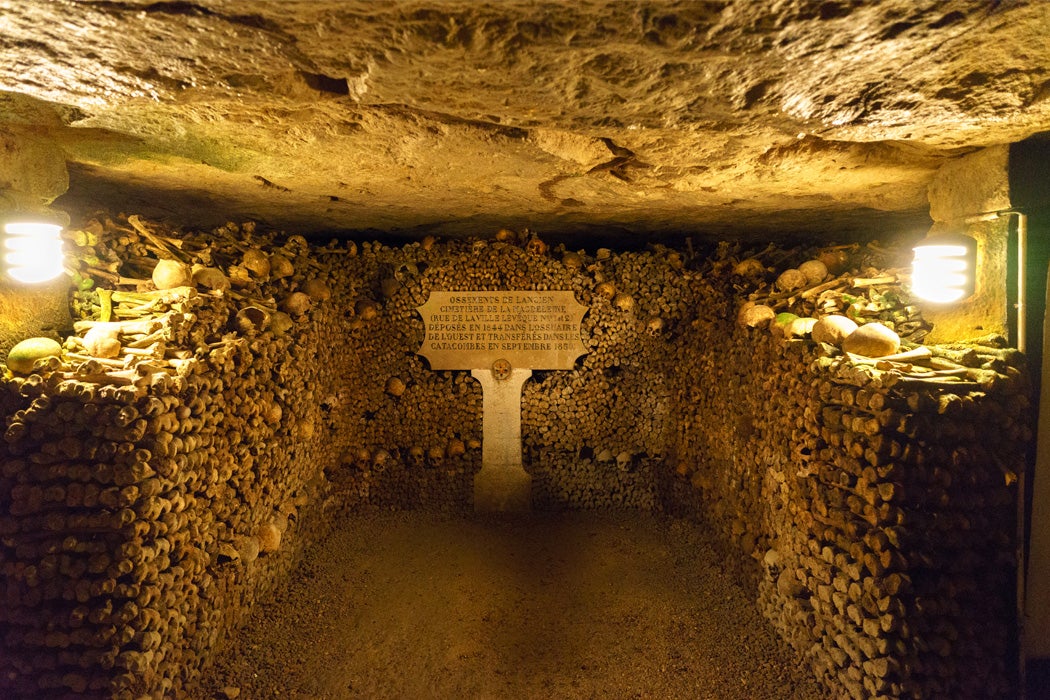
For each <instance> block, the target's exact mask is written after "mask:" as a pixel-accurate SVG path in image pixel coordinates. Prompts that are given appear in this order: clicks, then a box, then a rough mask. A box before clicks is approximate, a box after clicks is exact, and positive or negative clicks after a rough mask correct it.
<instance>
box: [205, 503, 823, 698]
mask: <svg viewBox="0 0 1050 700" xmlns="http://www.w3.org/2000/svg"><path fill="white" fill-rule="evenodd" d="M224 688H225V689H226V690H225V691H224ZM238 694H239V697H240V698H242V699H251V700H254V699H255V698H269V697H277V698H289V699H300V700H302V699H305V698H369V699H381V698H397V699H399V700H401V699H416V698H419V699H423V698H660V699H664V698H691V699H692V698H697V699H699V698H718V699H719V700H732V699H734V698H740V699H741V700H745V699H746V700H758V699H761V698H776V699H778V700H779V699H782V698H790V699H791V700H796V699H799V700H804V699H807V698H824V697H826V694H825V693H824V692H823V691H822V690H821V689H820V687H819V686H818V685H817V684H816V682H815V681H813V680H812V679H811V678H809V676H808V675H807V672H806V670H805V669H804V668H803V666H802V665H801V664H800V663H799V662H798V660H797V659H795V658H793V657H792V655H791V653H790V652H789V651H788V650H787V649H786V647H785V646H783V645H782V644H781V643H780V642H779V641H778V640H777V638H776V635H775V633H774V632H773V631H772V629H771V628H770V627H769V625H768V624H767V623H766V622H765V620H764V619H763V618H762V617H761V616H760V615H759V613H758V612H757V611H756V609H755V605H754V602H753V595H748V594H747V593H745V592H744V591H743V590H742V589H741V588H739V587H738V586H737V585H736V584H735V583H734V582H733V581H732V580H731V579H730V577H729V575H728V574H727V573H726V572H725V571H724V570H723V568H722V567H721V566H720V562H719V558H718V557H717V556H716V555H715V553H714V550H713V549H712V546H711V544H710V542H709V541H708V539H707V537H706V536H705V534H704V533H703V532H702V531H701V530H700V529H698V528H697V526H695V525H693V524H691V523H688V522H685V521H679V520H673V519H666V518H661V517H653V516H647V515H638V514H615V515H594V514H585V513H558V514H536V515H533V516H529V517H528V518H487V517H486V518H482V517H478V518H471V519H454V518H448V517H442V516H435V515H429V514H412V513H407V514H406V513H398V514H371V515H364V516H357V517H354V518H351V519H349V520H348V521H347V522H346V523H345V524H344V525H343V526H342V527H340V528H339V530H338V532H336V533H335V534H334V535H333V536H332V537H330V538H329V539H328V540H327V541H325V542H322V543H319V544H317V545H316V546H315V547H313V548H312V550H311V551H310V552H309V553H308V555H307V558H306V561H305V563H304V565H303V566H302V567H300V569H299V570H298V571H297V572H296V574H295V575H294V578H293V580H292V581H291V582H290V584H289V585H288V586H287V587H286V588H285V589H283V590H281V591H280V592H279V593H278V594H277V595H276V596H275V597H274V599H273V600H272V601H271V602H269V603H268V604H265V605H261V606H258V607H257V609H256V610H255V611H254V614H253V616H252V618H251V621H250V623H249V624H248V626H246V628H245V630H244V631H243V633H242V634H241V636H240V637H239V638H238V639H236V640H234V641H233V642H232V643H231V645H230V648H229V649H228V650H227V653H226V654H224V655H223V656H222V657H221V658H219V659H218V660H217V662H216V664H215V666H214V667H213V669H212V670H211V671H210V673H209V674H207V676H206V677H205V679H204V683H203V685H202V694H201V695H199V696H198V697H201V698H215V697H219V698H224V697H228V696H231V695H238Z"/></svg>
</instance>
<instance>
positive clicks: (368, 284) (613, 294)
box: [0, 216, 1028, 697]
mask: <svg viewBox="0 0 1050 700" xmlns="http://www.w3.org/2000/svg"><path fill="white" fill-rule="evenodd" d="M82 228H83V229H84V230H83V231H80V232H77V231H71V232H70V243H71V245H73V246H74V248H75V250H74V251H72V252H73V255H72V258H73V259H74V260H79V261H81V263H80V267H79V268H78V275H79V276H80V282H78V286H79V287H81V288H82V289H83V290H84V291H81V292H78V293H77V295H76V298H75V303H74V305H75V308H76V309H77V315H78V316H80V317H81V318H82V320H81V321H80V322H79V323H77V324H76V331H77V335H76V336H74V337H70V338H68V339H67V340H66V346H65V351H64V353H63V355H62V356H61V357H51V358H43V359H41V360H40V361H39V362H38V363H37V366H36V368H35V369H34V371H33V373H31V374H29V375H28V376H16V375H11V374H8V375H7V376H5V378H4V379H3V381H2V383H0V384H2V386H0V401H2V405H0V409H2V415H3V416H4V421H5V423H4V427H5V435H4V440H3V442H2V443H0V463H2V464H3V472H2V473H0V512H2V513H4V515H3V516H2V517H0V570H2V575H3V583H4V593H5V598H4V602H5V605H3V606H0V620H2V622H3V624H4V629H5V633H4V635H3V636H2V637H0V644H2V645H3V648H2V650H0V651H2V653H0V664H2V665H3V666H2V669H0V671H2V672H0V691H2V693H0V694H4V695H5V697H39V696H40V694H41V693H46V694H47V695H48V696H49V697H62V696H63V695H69V696H73V695H76V696H78V697H82V696H88V697H91V696H95V697H140V696H143V695H145V696H151V697H163V696H170V695H173V694H178V693H180V692H184V691H185V690H186V689H188V688H192V687H193V683H194V681H195V679H196V677H197V675H198V672H199V669H200V668H201V667H202V665H204V664H206V663H207V662H208V660H209V659H210V658H211V656H212V655H213V654H214V653H215V651H216V650H217V649H218V648H219V647H221V645H222V643H223V640H224V639H225V637H226V636H227V635H228V633H229V632H230V631H231V630H233V629H234V628H236V627H237V626H238V625H239V624H240V623H241V622H242V621H243V619H244V616H245V613H246V611H247V610H248V609H249V608H250V606H251V605H252V604H253V603H254V602H256V601H258V600H260V599H262V598H264V597H265V596H266V595H267V594H268V593H269V592H270V591H271V590H272V588H273V586H274V585H276V583H277V582H278V581H280V579H281V578H282V577H283V576H284V575H285V574H286V573H287V572H288V571H290V569H291V567H292V566H293V565H294V564H295V563H296V560H297V558H298V556H299V554H300V553H301V551H302V550H303V547H304V545H305V544H306V543H307V542H309V541H312V540H314V539H316V538H318V537H321V536H323V534H324V533H325V532H326V531H328V529H329V528H330V527H332V526H333V525H335V524H337V523H338V516H339V515H340V514H341V513H345V512H348V511H351V510H355V509H361V508H372V507H381V508H427V509H438V510H445V511H450V512H468V511H469V510H470V508H471V498H472V478H473V475H474V473H476V471H477V470H478V469H479V467H480V455H481V451H480V440H481V415H480V413H481V392H480V389H479V387H478V385H477V383H476V382H475V381H474V380H473V379H472V378H471V377H470V376H469V373H468V372H465V371H464V372H452V371H432V370H430V369H428V367H427V366H426V363H425V361H424V360H423V359H422V358H421V357H419V356H418V355H416V354H415V350H416V349H417V348H418V347H419V345H420V343H421V341H422V339H423V334H424V327H423V322H422V319H421V317H420V316H419V315H418V313H417V312H416V311H415V309H416V308H417V307H418V306H421V305H422V304H423V303H424V302H425V301H426V299H427V297H428V295H429V292H430V291H434V290H446V291H449V290H496V289H524V290H548V289H564V290H571V291H573V292H574V294H575V296H576V298H577V300H578V301H579V302H580V303H581V304H583V305H584V306H586V307H587V308H588V313H587V315H586V316H585V319H584V321H583V324H582V328H581V338H582V340H583V342H584V345H585V346H586V348H587V351H588V353H587V355H585V356H583V357H582V358H581V359H580V360H579V361H578V362H577V364H576V367H575V368H574V369H573V370H568V371H550V372H540V371H537V372H536V373H535V375H534V378H533V379H532V380H530V382H528V383H527V384H526V386H525V389H524V391H523V400H522V433H523V443H524V457H525V467H526V469H527V470H528V471H530V472H531V473H532V475H533V477H534V500H535V503H536V505H537V506H538V507H541V508H608V507H628V508H641V509H661V508H668V509H672V510H676V511H680V512H691V513H693V514H694V515H696V516H698V517H703V518H705V519H706V520H708V521H709V522H711V523H712V525H713V526H714V527H715V528H716V529H717V530H718V531H720V532H721V533H722V534H723V536H724V540H725V541H726V543H727V546H730V547H732V548H734V551H735V552H736V554H737V555H740V556H741V557H742V558H743V560H744V561H745V562H748V563H749V567H750V568H746V567H745V569H744V571H745V572H750V573H751V574H752V575H753V576H754V577H755V579H756V580H757V581H758V590H759V593H760V596H759V598H760V601H761V603H762V605H763V606H764V609H765V610H766V611H767V614H768V615H769V616H770V617H771V619H773V620H774V623H775V624H777V625H778V627H779V629H780V631H781V633H782V634H783V635H784V636H785V638H786V639H788V640H789V641H790V642H791V643H792V644H794V645H795V647H796V648H797V649H798V650H799V652H800V653H802V654H805V655H806V656H807V657H808V658H809V659H810V661H811V662H812V664H813V666H814V669H815V671H816V672H817V673H818V674H820V675H822V676H823V677H824V679H825V681H826V682H827V683H828V685H829V687H831V688H833V689H834V690H836V691H837V692H840V693H844V692H849V693H852V694H853V695H854V696H857V693H858V692H861V691H859V690H858V688H859V689H862V690H863V691H870V692H871V693H872V694H874V695H878V694H883V695H887V696H893V695H900V696H908V695H909V694H911V695H915V694H916V693H920V691H922V692H925V693H927V695H924V697H925V696H929V695H928V694H929V693H933V694H936V693H946V694H950V695H954V696H956V697H962V696H965V695H966V694H967V693H970V686H966V685H963V684H962V683H963V680H962V679H963V676H964V675H967V674H962V673H956V670H957V669H960V668H962V667H963V666H962V665H963V664H967V665H968V675H969V677H971V679H972V680H973V682H977V681H979V682H981V683H982V686H981V687H982V692H983V693H985V695H984V696H987V693H988V692H992V693H993V694H994V693H999V692H1001V691H1002V692H1005V689H1006V688H1007V687H1008V686H1009V674H1008V672H1007V667H1006V664H1007V662H1006V653H1007V652H1006V647H1007V646H1008V640H1009V634H1010V626H1009V623H1008V622H1007V621H1008V620H1009V619H1010V614H1009V611H1010V604H1011V595H1012V586H1011V585H1010V576H1011V565H1012V553H1013V532H1014V530H1013V529H1012V521H1011V514H1012V510H1011V508H1012V506H1013V498H1014V496H1015V494H1014V491H1013V489H1012V488H1011V487H1010V486H1009V484H1008V479H1007V477H1006V476H1004V474H1006V475H1009V473H1010V472H1011V470H1013V471H1014V472H1015V473H1016V469H1017V462H1018V460H1019V459H1020V451H1021V450H1022V449H1023V446H1024V445H1025V444H1026V441H1027V437H1028V436H1027V434H1026V433H1025V432H1024V431H1025V429H1026V428H1025V426H1024V425H1023V422H1022V421H1020V419H1019V416H1020V412H1021V411H1023V406H1024V403H1023V401H1024V397H1023V395H1022V394H1019V393H1018V390H1019V389H1020V387H1021V383H1020V379H1018V378H1016V376H1015V375H1017V371H1016V370H1015V369H1013V367H1012V364H1014V363H1015V361H1016V357H1015V353H1012V352H1011V351H1009V350H1007V349H1002V348H1000V349H994V348H991V347H988V346H978V347H976V348H968V349H951V348H947V349H944V350H943V351H939V352H940V353H941V355H940V356H939V362H941V364H940V365H939V366H941V367H944V366H945V365H944V363H946V362H948V360H947V359H946V357H947V356H951V357H954V358H955V359H956V360H958V362H959V363H961V364H952V366H953V367H955V368H956V369H952V370H943V371H946V372H947V374H943V375H938V376H937V377H934V378H933V379H935V381H932V382H931V381H930V378H925V379H922V378H918V377H917V376H916V375H917V374H918V373H919V369H920V368H919V367H918V366H916V367H915V368H912V367H911V365H907V366H905V365H904V364H902V363H892V362H888V361H887V362H885V363H884V364H883V365H882V366H881V368H878V367H869V366H866V365H864V363H863V362H862V363H861V365H856V364H854V362H853V361H848V362H847V361H845V360H843V355H842V354H841V353H840V352H839V351H838V350H836V349H835V348H832V347H830V346H821V345H818V344H815V343H813V342H812V341H811V340H809V339H806V338H804V337H799V338H796V339H789V338H787V337H785V335H784V330H783V328H781V327H780V324H777V323H773V324H771V326H770V327H769V329H767V328H764V327H763V328H757V329H753V328H748V327H746V326H742V325H739V324H738V323H737V322H736V314H737V307H738V305H739V302H740V301H741V300H742V299H743V298H745V297H747V296H748V295H749V294H750V295H752V296H754V297H755V298H756V299H759V300H761V299H767V300H768V301H769V303H771V304H774V305H795V306H791V308H795V309H796V310H800V309H799V308H798V306H797V304H803V305H804V304H810V306H811V307H812V306H813V305H814V304H816V306H817V307H819V308H821V309H824V310H828V309H831V308H833V307H834V308H837V306H836V305H841V304H843V303H846V304H848V305H849V307H850V308H852V309H853V312H851V313H853V314H854V315H855V316H856V317H857V318H858V319H860V320H862V321H863V320H865V319H864V318H863V316H864V315H868V316H870V317H871V318H872V319H874V318H879V319H882V320H884V321H886V322H887V323H895V322H896V324H897V328H898V330H900V331H901V333H902V334H904V333H905V331H907V332H909V333H911V334H912V335H913V337H920V336H921V334H922V333H924V332H925V331H924V327H923V324H922V323H921V319H918V318H917V317H916V316H915V314H914V312H913V311H908V309H909V308H913V307H910V306H908V304H907V300H906V298H904V297H903V296H902V292H901V289H900V283H899V277H898V275H897V274H890V275H885V276H880V275H874V276H873V274H874V273H875V272H876V271H875V270H874V268H871V263H873V262H874V261H875V258H878V257H879V256H880V255H882V253H880V252H878V249H877V248H861V247H853V248H851V249H850V255H849V256H845V254H843V255H844V259H843V262H844V263H845V262H848V263H849V264H847V265H846V267H845V271H844V272H842V273H841V275H840V276H839V277H835V276H834V275H831V274H829V275H827V276H826V280H827V281H821V283H820V285H818V286H819V287H820V289H819V290H818V291H819V292H820V294H819V295H818V294H817V293H816V292H814V293H813V294H811V295H810V296H808V297H805V298H804V299H803V298H802V297H803V295H804V291H803V290H795V291H794V292H791V293H787V294H784V293H780V292H776V291H775V290H774V289H773V288H772V287H771V283H772V279H773V278H774V277H775V276H776V273H777V272H778V271H779V270H780V269H784V268H787V267H790V266H791V265H794V264H797V263H799V262H801V261H803V260H805V259H806V258H808V257H811V256H812V255H813V254H814V253H815V251H805V250H787V251H785V250H779V249H776V248H775V247H769V248H766V249H764V250H761V251H757V252H755V251H752V253H747V252H745V251H742V250H740V249H738V248H734V247H732V246H722V247H720V248H719V249H718V250H716V251H712V252H711V253H710V254H709V255H694V254H692V251H690V252H689V254H685V253H679V252H676V251H672V250H669V249H666V248H662V247H654V248H651V249H649V250H646V251H639V252H620V253H612V252H610V251H597V252H596V253H595V254H593V255H590V254H587V253H586V252H582V251H581V252H573V251H566V250H564V249H562V248H559V249H555V250H551V249H549V248H548V247H547V245H546V244H545V243H543V242H542V241H540V240H539V239H537V238H535V237H531V236H528V235H517V234H514V233H511V232H507V231H503V232H500V234H498V235H497V236H496V237H494V238H492V239H487V240H474V241H450V242H444V243H438V242H435V241H433V240H429V239H428V240H425V241H422V242H419V243H413V244H409V245H405V246H401V247H391V246H386V245H382V244H379V243H363V244H361V245H360V246H358V245H357V244H355V243H353V242H350V243H338V242H332V243H330V244H329V245H327V246H310V245H308V244H307V242H306V241H305V240H304V239H302V238H301V237H298V236H292V237H289V238H286V239H277V238H275V237H274V236H261V235H257V234H256V233H255V232H254V230H253V227H251V226H244V227H237V226H232V225H229V226H226V227H224V228H222V229H220V230H217V231H215V232H212V233H210V234H207V235H204V234H196V233H189V234H176V232H173V231H169V230H166V229H165V228H163V227H161V226H159V225H157V224H153V223H149V222H144V221H140V220H138V219H136V218H134V217H131V218H129V219H117V220H111V219H109V218H107V217H104V216H103V217H99V219H98V220H96V221H93V222H87V223H85V224H84V225H83V226H82ZM839 252H840V253H841V251H839ZM883 257H885V256H883ZM846 258H848V260H847V259H846ZM158 259H167V260H169V261H172V260H175V261H181V262H182V264H183V265H184V266H185V268H184V269H182V270H181V272H185V273H187V274H190V273H192V277H190V278H185V279H180V280H176V283H177V284H176V286H174V287H172V288H171V289H166V290H161V291H156V290H154V289H153V287H154V286H155V284H154V282H151V279H155V280H159V279H160V277H156V276H155V275H156V274H157V271H158V270H160V269H161V267H165V266H166V267H171V268H180V267H182V266H181V265H179V264H173V263H171V262H169V263H165V265H164V266H162V265H160V264H159V263H158V262H157V260H158ZM85 261H89V262H85ZM751 261H753V262H751ZM191 264H193V265H195V269H191V268H190V265H191ZM756 265H757V267H756ZM862 277H863V279H861V278H862ZM136 280H137V281H136ZM872 280H874V282H873V281H872ZM92 285H94V288H93V289H89V287H91V286H92ZM163 286H167V283H165V285H163ZM814 289H815V288H814ZM844 300H848V301H844ZM104 317H105V318H108V320H107V321H106V322H105V323H110V324H112V323H114V322H119V323H120V324H121V325H118V326H112V325H109V326H107V325H105V324H104V323H103V322H101V321H100V319H101V318H104ZM894 319H896V321H894ZM771 330H772V331H777V332H778V335H776V336H774V335H772V334H771V333H770V331H771ZM110 331H112V335H111V337H112V338H113V342H116V343H117V347H116V348H113V347H112V346H110V345H106V343H101V342H99V338H97V337H94V336H97V335H99V334H102V335H105V334H106V333H109V332H110ZM988 342H991V341H988ZM981 423H983V424H986V425H990V426H994V428H995V430H996V431H997V434H1001V435H1008V436H1010V437H1012V438H1016V441H1015V442H1011V443H1009V444H1007V445H1005V446H1004V447H1003V448H1002V449H1000V450H998V451H996V452H995V453H991V452H990V451H988V450H987V449H985V448H984V447H982V445H981V444H980V442H979V440H978V436H979V435H980V432H979V431H978V430H977V427H976V426H978V425H979V424H981ZM949 445H950V446H949ZM931 530H932V531H936V532H938V537H937V538H930V537H927V535H926V533H927V531H931ZM942 533H943V534H942ZM759 567H764V568H762V569H760V568H759ZM759 571H761V572H763V573H758V574H756V573H755V572H759ZM945 591H948V592H950V597H947V596H946V595H945V594H944V592H945ZM978 599H980V601H981V605H980V606H975V605H974V604H973V602H974V601H975V600H978ZM946 601H950V602H946ZM977 608H979V609H977ZM978 630H980V636H977V631H978ZM920 694H921V693H920Z"/></svg>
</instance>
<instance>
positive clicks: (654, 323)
mask: <svg viewBox="0 0 1050 700" xmlns="http://www.w3.org/2000/svg"><path fill="white" fill-rule="evenodd" d="M665 325H666V324H665V322H664V320H663V318H661V317H660V316H650V317H649V320H647V321H646V322H645V332H646V333H647V334H649V335H651V336H654V337H655V336H658V335H660V334H661V333H663V331H664V327H665Z"/></svg>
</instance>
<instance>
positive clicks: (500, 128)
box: [0, 0, 1050, 238]
mask: <svg viewBox="0 0 1050 700" xmlns="http://www.w3.org/2000/svg"><path fill="white" fill-rule="evenodd" d="M1048 33H1050V2H1045V1H1044V0H1030V1H1028V2H1025V1H1024V0H996V1H993V0H950V1H945V0H882V1H881V2H860V1H857V0H854V1H851V0H825V1H823V2H817V1H813V0H768V1H758V0H709V1H706V2H671V1H666V2H658V1H650V2H640V1H627V0H572V1H568V0H566V1H563V2H549V1H548V2H544V1H542V0H503V1H500V2H496V1H490V2H484V3H481V2H475V1H473V0H428V1H412V2H408V1H395V2H376V1H372V0H345V1H336V0H329V1H327V2H324V1H319V0H299V1H297V2H279V1H276V0H274V1H271V2H248V1H245V0H240V1H235V0H196V1H195V2H181V1H171V2H147V1H145V0H50V1H47V2H42V1H40V0H21V1H19V0H0V84H2V85H3V90H4V92H3V93H0V129H5V130H7V132H9V133H18V134H21V135H23V136H25V137H26V138H28V139H29V140H30V141H32V140H34V139H35V140H39V141H42V142H48V143H55V144H57V145H58V146H59V147H60V148H61V149H62V150H63V151H64V154H65V158H66V160H67V161H68V166H69V177H70V191H69V193H68V194H67V195H66V196H65V197H63V198H62V199H61V200H60V201H59V204H61V205H63V206H67V207H69V208H72V209H74V210H75V209H77V208H79V207H87V206H89V205H90V204H92V203H95V202H99V201H102V202H106V203H108V204H110V205H111V206H114V207H116V208H122V209H127V210H129V211H131V210H134V211H138V212H141V213H145V214H149V215H154V216H167V217H169V218H172V219H175V220H177V221H181V222H185V223H189V224H193V225H201V226H207V225H212V224H217V223H221V222H222V221H225V220H227V219H234V220H239V219H246V218H252V219H257V220H260V221H263V222H266V223H269V224H271V225H273V226H277V227H280V228H285V229H287V230H295V231H300V232H314V231H317V232H329V231H344V230H354V229H367V228H374V229H382V230H385V231H395V232H401V233H403V234H404V235H407V236H413V235H421V234H422V233H423V232H438V233H445V234H449V235H460V234H479V233H480V234H485V233H489V232H491V230H493V227H500V226H504V225H506V226H511V227H516V228H520V227H522V226H525V225H528V226H530V227H532V228H533V229H536V230H541V231H544V230H545V231H562V232H592V233H593V232H604V233H607V234H610V235H617V234H618V235H628V233H627V232H631V233H634V234H637V235H641V236H655V235H664V234H668V235H677V234H681V233H685V232H691V233H700V234H703V233H710V234H712V235H719V236H720V235H743V234H755V235H771V234H776V233H799V232H806V233H811V234H815V235H820V236H825V237H831V238H836V237H842V236H845V235H850V234H861V235H868V234H872V233H879V232H880V231H891V230H897V229H900V228H901V227H908V226H912V227H923V226H924V225H925V224H926V222H927V221H928V219H927V212H928V204H927V201H926V185H927V183H928V182H929V180H930V179H931V177H932V175H933V173H934V171H935V170H936V169H937V168H938V167H939V166H940V165H942V164H943V163H945V162H946V161H947V159H950V158H952V157H955V156H958V155H960V154H963V153H966V152H969V151H971V150H973V149H975V148H979V147H982V146H987V145H991V144H999V143H1008V142H1014V141H1018V140H1021V139H1023V138H1025V137H1027V136H1029V135H1032V134H1034V133H1038V132H1042V131H1046V130H1050V41H1048V40H1047V38H1046V37H1047V34H1048Z"/></svg>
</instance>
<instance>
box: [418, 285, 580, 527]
mask: <svg viewBox="0 0 1050 700" xmlns="http://www.w3.org/2000/svg"><path fill="white" fill-rule="evenodd" d="M418 311H419V313H420V315H421V316H422V317H423V324H424V326H425V327H426V335H425V337H424V338H423V345H422V346H421V347H420V348H419V351H418V354H420V355H422V356H423V357H425V358H427V360H428V361H429V362H430V368H431V369H434V370H440V369H469V370H471V372H470V374H471V376H472V377H474V378H475V379H477V380H478V381H479V382H480V383H481V390H482V418H481V420H482V435H481V471H480V472H478V474H477V476H475V477H474V509H475V510H478V511H523V510H529V509H530V507H531V503H532V477H530V476H529V474H528V473H527V472H526V471H525V470H524V469H523V468H522V465H521V387H522V385H523V384H524V383H525V380H526V379H528V378H529V377H531V376H532V370H534V369H572V367H573V365H574V364H575V362H576V358H578V357H579V356H580V355H582V354H584V353H585V352H586V351H587V349H586V348H585V347H584V345H583V343H582V342H581V340H580V321H582V320H583V315H584V314H585V313H587V307H585V306H582V305H581V304H579V303H577V301H576V298H575V296H574V295H573V293H572V292H571V291H553V292H552V291H536V292H530V291H491V292H431V293H430V298H429V299H427V303H425V304H423V306H420V307H419V309H418Z"/></svg>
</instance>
